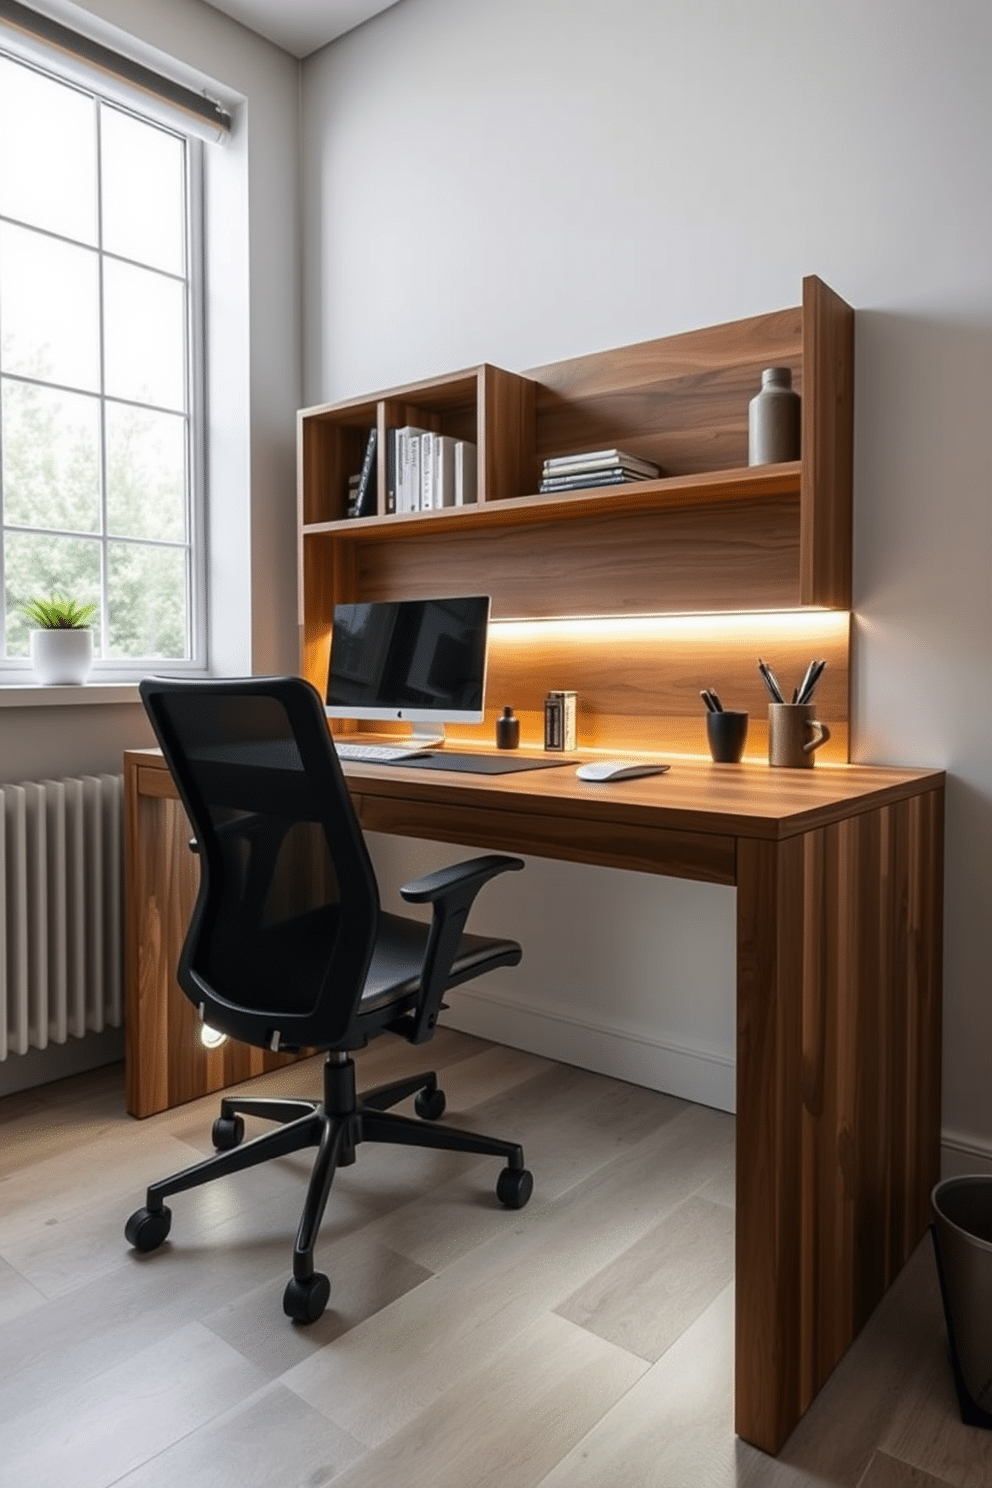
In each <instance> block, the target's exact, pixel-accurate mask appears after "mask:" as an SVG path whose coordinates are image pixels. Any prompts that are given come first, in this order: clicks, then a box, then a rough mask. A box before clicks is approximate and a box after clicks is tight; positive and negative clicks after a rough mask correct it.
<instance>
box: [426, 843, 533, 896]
mask: <svg viewBox="0 0 992 1488" xmlns="http://www.w3.org/2000/svg"><path fill="white" fill-rule="evenodd" d="M523 866H524V860H523V858H509V857H506V856H504V855H503V854H499V853H489V854H488V855H487V856H486V857H483V858H470V859H469V860H468V861H467V862H465V863H453V864H452V865H451V867H450V868H439V869H438V870H437V872H436V873H425V874H424V876H423V878H415V879H413V880H412V882H410V883H408V884H404V885H403V887H402V888H401V889H400V894H401V895H402V896H403V898H404V899H405V900H406V901H407V903H408V904H437V903H439V902H440V901H442V900H444V901H446V902H447V903H460V902H461V900H462V898H463V896H465V897H466V898H467V902H468V903H469V904H471V902H472V900H473V899H474V898H475V896H476V894H477V893H478V892H479V890H480V889H481V888H482V886H483V884H485V883H488V882H489V880H490V879H491V878H495V877H496V875H497V874H498V873H507V872H511V871H512V872H515V871H516V870H518V869H520V868H522V867H523Z"/></svg>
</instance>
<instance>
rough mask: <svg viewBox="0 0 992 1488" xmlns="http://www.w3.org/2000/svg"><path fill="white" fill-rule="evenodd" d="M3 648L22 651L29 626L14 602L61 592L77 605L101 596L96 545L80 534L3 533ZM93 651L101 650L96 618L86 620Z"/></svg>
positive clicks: (10, 652)
mask: <svg viewBox="0 0 992 1488" xmlns="http://www.w3.org/2000/svg"><path fill="white" fill-rule="evenodd" d="M4 581H5V582H4V588H5V591H6V596H7V653H8V655H10V656H27V654H28V633H29V631H30V630H31V628H32V627H31V625H30V624H29V622H28V621H27V620H25V619H24V617H23V616H22V615H21V614H20V613H19V611H18V606H19V605H22V604H26V603H27V602H28V600H31V599H48V598H50V597H51V596H52V595H53V594H61V595H62V596H63V597H64V598H65V599H75V600H78V601H79V602H80V603H82V604H86V603H88V602H90V601H93V602H94V603H97V604H98V603H99V600H100V544H99V542H98V541H97V540H96V539H93V538H85V537H42V536H40V535H36V534H34V533H30V532H8V533H7V534H6V536H5V539H4ZM90 629H91V630H92V631H93V650H94V655H98V654H99V651H100V617H99V614H97V615H94V617H93V620H92V621H91V623H90Z"/></svg>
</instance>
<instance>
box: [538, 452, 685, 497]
mask: <svg viewBox="0 0 992 1488" xmlns="http://www.w3.org/2000/svg"><path fill="white" fill-rule="evenodd" d="M661 474H662V469H661V466H660V465H656V464H655V463H654V461H653V460H642V459H641V457H640V456H639V455H630V454H628V453H627V451H626V450H619V449H606V450H586V451H583V453H582V454H578V455H556V456H555V457H554V458H553V459H550V460H545V462H544V472H543V475H542V477H541V486H540V489H541V490H542V491H575V490H579V489H580V488H581V487H583V486H620V485H623V484H625V483H626V482H627V481H639V480H657V479H658V477H659V476H660V475H661Z"/></svg>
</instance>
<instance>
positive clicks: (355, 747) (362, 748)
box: [334, 740, 427, 765]
mask: <svg viewBox="0 0 992 1488" xmlns="http://www.w3.org/2000/svg"><path fill="white" fill-rule="evenodd" d="M334 747H335V749H336V750H337V752H338V759H343V760H352V761H354V762H356V763H359V764H366V765H389V764H395V763H396V761H397V760H405V759H412V758H413V757H414V756H415V755H418V754H426V753H427V747H426V746H425V745H419V746H418V745H416V744H414V745H409V744H407V745H405V746H404V745H402V744H346V743H344V742H343V741H342V742H341V743H338V741H337V740H335V741H334Z"/></svg>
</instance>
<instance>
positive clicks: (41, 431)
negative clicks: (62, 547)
mask: <svg viewBox="0 0 992 1488" xmlns="http://www.w3.org/2000/svg"><path fill="white" fill-rule="evenodd" d="M0 400H2V412H3V424H2V441H0V448H2V450H3V482H2V485H3V518H4V521H5V522H13V523H15V524H16V525H18V526H21V527H60V528H62V529H63V530H67V531H70V532H98V531H99V529H100V405H99V403H98V401H97V400H96V398H90V397H86V396H85V395H83V394H81V393H62V392H59V391H58V390H57V389H55V388H45V387H37V386H35V384H33V383H30V382H14V381H11V380H10V379H8V378H4V380H3V383H2V385H0Z"/></svg>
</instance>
